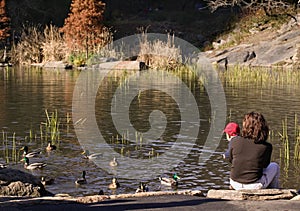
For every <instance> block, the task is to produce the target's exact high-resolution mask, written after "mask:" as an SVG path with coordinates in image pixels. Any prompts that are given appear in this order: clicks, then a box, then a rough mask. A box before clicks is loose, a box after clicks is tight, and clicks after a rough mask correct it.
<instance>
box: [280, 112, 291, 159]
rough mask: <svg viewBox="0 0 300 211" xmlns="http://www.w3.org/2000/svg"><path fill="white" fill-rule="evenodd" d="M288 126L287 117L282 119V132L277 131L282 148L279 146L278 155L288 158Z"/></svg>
mask: <svg viewBox="0 0 300 211" xmlns="http://www.w3.org/2000/svg"><path fill="white" fill-rule="evenodd" d="M287 128H288V126H287V117H285V119H284V120H282V132H281V133H280V132H278V134H279V136H280V140H281V143H282V146H283V149H282V148H280V157H282V158H284V159H286V160H289V159H290V146H289V145H290V144H289V136H288V129H287Z"/></svg>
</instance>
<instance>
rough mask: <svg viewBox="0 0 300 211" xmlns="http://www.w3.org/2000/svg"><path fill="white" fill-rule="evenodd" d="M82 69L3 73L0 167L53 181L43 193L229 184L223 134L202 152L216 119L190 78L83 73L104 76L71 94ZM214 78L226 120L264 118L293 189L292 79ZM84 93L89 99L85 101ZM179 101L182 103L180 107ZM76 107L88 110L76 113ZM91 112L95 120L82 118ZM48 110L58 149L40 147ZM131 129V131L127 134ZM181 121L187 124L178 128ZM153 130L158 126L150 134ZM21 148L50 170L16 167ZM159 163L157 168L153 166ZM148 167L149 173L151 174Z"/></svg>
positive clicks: (295, 105) (295, 99)
mask: <svg viewBox="0 0 300 211" xmlns="http://www.w3.org/2000/svg"><path fill="white" fill-rule="evenodd" d="M83 72H86V71H64V70H41V69H35V68H21V69H20V68H12V69H3V70H1V72H0V98H1V103H0V129H1V131H0V132H1V138H0V144H1V148H0V163H8V164H9V166H10V167H12V168H17V169H22V170H24V171H28V172H30V173H32V174H34V175H36V176H38V177H40V176H46V177H49V178H55V182H54V184H53V185H49V186H47V187H46V188H47V190H49V191H51V192H53V193H68V194H70V195H73V196H82V195H91V194H97V193H98V192H99V191H100V190H103V191H104V192H105V193H107V194H113V193H132V192H134V191H135V190H136V188H137V186H138V184H139V182H140V181H144V182H145V183H147V185H148V186H149V189H150V190H151V191H158V190H162V189H168V188H165V187H161V185H160V182H159V179H158V177H159V176H166V175H167V176H169V177H170V176H171V175H172V174H173V173H174V172H176V173H177V174H178V175H179V176H180V178H181V179H180V181H179V185H178V187H177V189H178V190H182V189H197V190H203V191H207V190H209V189H221V188H222V189H227V188H228V185H229V182H228V181H229V169H230V165H229V163H228V162H227V161H226V160H223V159H222V157H221V153H222V152H224V151H226V149H227V142H226V141H225V137H224V135H223V134H222V133H217V135H216V134H214V136H213V137H212V138H213V139H216V140H219V141H218V143H217V146H216V149H214V150H213V151H210V149H208V148H206V147H205V146H204V145H205V143H206V141H209V140H207V139H209V138H211V137H210V135H209V132H210V130H211V126H212V125H213V124H212V122H214V121H217V120H216V119H215V118H217V117H218V115H217V114H216V113H215V112H214V110H213V109H212V107H211V103H210V100H212V98H211V96H210V95H209V94H208V93H207V89H206V87H203V85H202V84H201V83H200V82H199V81H198V80H197V79H195V77H193V76H190V75H188V74H186V75H185V74H181V75H180V74H177V75H176V74H175V76H174V77H173V76H170V75H168V74H167V73H161V72H157V71H156V72H155V71H154V72H150V71H145V72H133V73H131V72H125V73H124V72H122V73H120V72H119V71H112V72H110V73H108V72H103V73H100V72H99V71H96V73H95V75H94V74H88V75H87V77H91V78H92V79H91V80H94V81H97V80H98V79H99V78H98V77H99V75H102V74H103V76H105V77H102V76H101V80H99V81H97V83H95V84H93V83H92V84H88V83H86V84H85V85H84V87H81V89H77V90H76V88H77V87H78V79H79V78H80V77H81V76H82V74H83ZM220 74H221V73H220ZM286 74H290V73H286ZM171 75H173V74H171ZM179 75H180V76H179ZM166 76H167V77H166ZM282 77H284V76H282ZM139 78H142V81H140V80H139ZM181 79H182V80H181ZM220 80H221V84H222V85H223V88H224V92H225V96H226V105H225V106H226V107H225V109H224V112H225V114H226V119H225V120H224V121H225V123H226V122H228V121H236V122H238V123H239V124H241V122H242V118H243V115H244V114H245V113H247V112H249V111H252V110H256V111H259V112H262V113H263V114H264V115H265V117H266V119H267V121H268V123H269V126H270V129H271V135H270V140H269V141H270V142H271V143H272V144H273V148H274V149H273V155H272V160H273V161H276V162H278V163H279V164H280V166H281V178H280V182H281V186H282V187H283V188H296V189H299V184H300V181H299V180H300V178H299V170H300V168H299V162H298V161H297V160H294V145H295V141H294V137H295V129H296V128H297V127H298V122H295V120H297V115H298V116H299V114H300V107H299V103H300V97H299V93H300V83H290V81H289V80H285V82H283V83H274V82H272V81H263V80H261V81H258V82H257V80H254V81H256V82H253V81H249V80H244V81H239V82H237V81H230V80H229V78H228V77H227V78H226V76H224V75H221V76H220ZM183 82H184V85H182V84H183ZM154 83H155V84H160V87H161V88H160V89H157V88H156V86H153V84H154ZM183 87H185V88H187V89H189V92H190V93H192V95H191V96H192V98H193V99H194V100H191V101H189V97H188V96H187V95H189V94H187V90H184V89H185V88H183ZM74 90H76V92H75V91H74ZM91 90H92V91H91ZM95 90H96V91H95ZM162 90H163V91H162ZM183 90H184V91H183ZM90 92H91V93H93V92H94V93H93V94H91V96H85V95H86V94H87V93H90ZM73 93H75V94H74V96H73ZM210 94H212V93H210ZM213 94H214V93H213ZM81 96H84V97H83V98H81ZM73 97H74V98H73ZM178 97H179V98H181V101H182V102H180V103H178ZM83 100H86V102H84V101H83ZM74 103H75V104H76V103H79V104H80V106H81V107H80V106H79V107H76V106H75V109H74ZM194 103H196V104H194ZM182 105H184V106H182ZM194 105H197V111H199V116H197V114H196V113H197V112H195V113H194V111H195V110H192V109H194V108H192V107H190V106H194ZM82 107H84V108H82ZM220 108H221V109H222V107H220ZM72 109H73V110H72ZM80 109H82V111H84V112H86V113H80V112H82V111H81V110H80ZM78 110H80V111H78ZM72 111H73V113H72ZM153 111H154V112H153ZM74 112H75V113H74ZM76 112H79V114H78V113H77V114H76ZM90 112H92V115H93V114H94V117H91V116H89V115H90ZM47 114H48V118H49V120H51V119H54V117H55V115H56V114H57V121H58V122H59V125H58V126H57V129H58V131H57V132H58V133H57V134H56V135H57V136H55V137H53V141H52V142H53V143H54V144H55V145H56V146H57V150H55V151H51V152H46V150H45V148H46V145H47V143H48V141H49V140H51V133H50V132H49V131H46V129H45V128H46V122H47ZM72 114H73V115H77V116H76V117H75V116H74V117H73V116H72ZM184 115H186V119H184V118H183V116H184ZM80 117H82V118H80ZM93 118H94V120H95V121H94V122H93ZM91 119H92V120H91ZM285 119H286V121H287V122H286V124H287V130H288V135H289V141H290V143H289V144H290V146H289V147H290V150H289V151H290V158H289V159H284V156H283V153H284V148H283V144H282V141H281V139H280V136H279V133H282V130H283V125H282V124H283V121H285ZM89 122H92V123H93V124H95V123H96V127H93V129H91V131H90V128H89V127H87V126H86V125H89ZM125 123H126V124H125ZM128 125H130V127H128V128H127V126H128ZM183 125H184V126H185V128H183V129H182V127H183ZM224 126H225V125H223V127H224ZM152 127H154V128H155V130H153V131H152V132H149V133H147V131H149V129H151V128H152ZM222 129H223V128H219V129H218V131H222ZM95 130H96V132H95ZM296 133H297V131H296ZM195 134H196V135H195ZM296 135H297V134H296ZM100 136H101V137H100ZM79 137H80V138H79ZM82 137H83V138H82ZM193 138H194V139H193ZM79 139H80V140H79ZM82 139H85V140H82ZM100 140H102V141H100ZM178 140H181V141H182V143H184V144H179V146H180V149H179V150H175V151H174V150H173V151H172V146H173V145H176V144H175V143H176V142H178ZM24 145H27V146H28V147H29V150H30V151H33V150H37V149H42V154H41V155H40V156H39V157H37V158H31V159H30V162H31V163H33V162H45V163H46V164H47V166H46V167H45V168H43V169H41V170H25V169H24V168H23V163H22V162H20V160H21V156H22V151H20V149H21V148H22V146H24ZM83 149H88V150H90V151H97V150H99V149H100V151H101V153H102V156H100V157H99V158H97V159H96V161H95V162H94V161H92V160H88V159H84V158H83V155H82V154H81V153H82V152H83ZM168 151H170V153H169V154H168ZM207 151H208V152H209V154H210V156H208V157H207V159H206V160H202V161H201V160H199V156H200V155H201V154H202V153H205V152H207ZM185 153H186V154H185ZM112 154H113V155H114V156H112ZM181 154H182V155H181ZM164 155H168V156H169V157H171V159H167V158H165V157H163V156H164ZM176 156H177V157H176ZM178 156H179V157H180V156H184V157H182V159H181V160H179V161H178V162H175V163H174V162H172V159H173V157H174V158H178ZM112 157H118V161H119V166H117V167H110V166H109V164H108V163H109V161H110V160H111V159H112ZM126 158H130V159H129V160H126ZM162 158H164V159H162ZM165 160H166V163H164V162H165ZM125 161H126V162H125ZM159 162H161V163H159ZM157 163H159V165H157V166H156V164H157ZM83 170H85V171H86V172H87V175H86V178H87V184H85V185H80V186H76V185H75V183H74V182H75V180H76V179H77V178H79V177H80V176H81V173H82V171H83ZM152 170H153V171H152ZM149 171H152V172H151V173H150V174H149ZM143 175H144V177H143ZM113 177H117V178H118V181H119V183H120V184H121V187H120V188H119V189H117V190H116V191H113V190H110V189H109V188H108V185H109V184H110V183H111V180H112V178H113Z"/></svg>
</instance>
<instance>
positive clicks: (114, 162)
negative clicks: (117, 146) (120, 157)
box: [109, 158, 119, 167]
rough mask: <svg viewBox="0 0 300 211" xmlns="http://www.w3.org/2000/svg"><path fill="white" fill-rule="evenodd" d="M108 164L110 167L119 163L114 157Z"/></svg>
mask: <svg viewBox="0 0 300 211" xmlns="http://www.w3.org/2000/svg"><path fill="white" fill-rule="evenodd" d="M109 165H110V166H112V167H115V166H118V165H119V163H118V161H117V158H114V159H113V160H112V161H110V162H109Z"/></svg>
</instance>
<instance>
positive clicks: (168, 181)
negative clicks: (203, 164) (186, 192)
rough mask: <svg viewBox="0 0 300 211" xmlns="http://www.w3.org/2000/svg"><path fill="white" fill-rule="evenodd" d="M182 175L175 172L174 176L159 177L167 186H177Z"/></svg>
mask: <svg viewBox="0 0 300 211" xmlns="http://www.w3.org/2000/svg"><path fill="white" fill-rule="evenodd" d="M179 179H180V177H179V176H178V175H177V174H176V173H175V174H173V177H172V178H166V177H159V180H160V183H161V184H162V185H166V186H177V185H178V180H179Z"/></svg>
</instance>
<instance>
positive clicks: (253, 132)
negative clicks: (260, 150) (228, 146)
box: [242, 112, 269, 143]
mask: <svg viewBox="0 0 300 211" xmlns="http://www.w3.org/2000/svg"><path fill="white" fill-rule="evenodd" d="M242 136H243V137H244V138H250V139H253V140H254V142H255V143H262V142H264V141H266V140H267V139H268V136H269V127H268V124H267V122H266V120H265V118H264V116H263V115H262V114H261V113H257V112H250V113H248V114H246V115H245V116H244V120H243V129H242Z"/></svg>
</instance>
